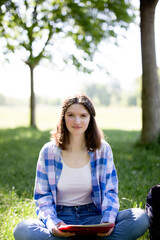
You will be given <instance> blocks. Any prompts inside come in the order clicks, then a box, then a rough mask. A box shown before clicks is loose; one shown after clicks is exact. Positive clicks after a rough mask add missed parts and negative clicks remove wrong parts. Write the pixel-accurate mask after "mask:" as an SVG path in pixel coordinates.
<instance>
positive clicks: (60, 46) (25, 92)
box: [0, 0, 160, 130]
mask: <svg viewBox="0 0 160 240" xmlns="http://www.w3.org/2000/svg"><path fill="white" fill-rule="evenodd" d="M132 4H133V6H134V7H135V8H136V11H137V10H138V8H139V1H138V0H135V1H132ZM159 13H160V3H158V5H157V7H156V13H155V40H156V54H157V64H158V66H160V31H159V22H160V14H159ZM139 25H140V17H139V14H137V15H136V18H135V21H134V23H132V22H131V23H130V25H129V28H128V30H127V31H124V30H122V29H121V31H122V32H120V34H119V35H118V36H117V42H118V45H117V44H114V42H113V41H112V40H111V41H110V40H103V41H101V43H100V44H99V45H98V51H96V53H95V55H94V58H93V61H92V62H88V63H87V64H88V66H89V67H90V68H91V69H92V72H91V73H90V74H89V73H88V72H83V71H78V70H77V68H76V67H75V66H74V65H73V64H72V62H71V63H70V62H69V63H67V64H65V62H64V60H63V59H64V58H65V56H66V55H67V54H68V52H69V53H71V52H72V51H73V52H76V53H77V51H78V50H77V49H76V47H75V44H74V43H73V41H72V40H71V39H63V38H59V39H57V41H55V44H54V45H53V47H52V49H51V54H52V61H48V60H45V59H43V60H42V61H41V63H40V64H39V65H38V66H37V67H36V68H35V70H34V91H35V95H36V106H37V107H36V121H37V126H38V128H40V129H50V128H54V127H55V125H56V121H57V119H58V114H59V111H60V108H59V106H60V105H61V103H62V101H63V99H64V98H65V97H66V96H68V95H70V94H72V93H73V92H75V91H83V92H85V93H86V94H88V95H89V96H90V97H91V98H92V100H93V102H94V104H95V105H96V107H97V118H98V122H99V125H100V127H102V128H104V127H106V128H118V129H119V128H121V129H138V130H139V129H141V75H142V67H141V65H142V64H141V46H140V26H139ZM122 35H123V36H122ZM0 41H1V47H3V41H2V40H0ZM37 44H38V43H37ZM78 53H79V52H78ZM21 55H22V53H21ZM21 55H20V54H14V53H9V54H8V55H7V59H8V61H6V60H5V58H4V55H3V52H2V51H1V52H0V73H1V77H0V115H1V117H0V128H6V127H16V126H21V125H23V126H27V125H28V124H29V108H28V106H29V102H30V100H29V99H30V94H31V93H30V69H29V67H28V66H27V65H26V64H25V63H24V62H23V61H22V60H21V58H22V56H21ZM98 66H100V67H98ZM106 108H107V110H106V111H105V110H104V109H106ZM14 113H16V114H14ZM105 114H106V115H105ZM17 116H18V117H17ZM116 116H117V117H116ZM118 116H119V117H118ZM121 116H123V119H122V118H121ZM120 119H121V121H120Z"/></svg>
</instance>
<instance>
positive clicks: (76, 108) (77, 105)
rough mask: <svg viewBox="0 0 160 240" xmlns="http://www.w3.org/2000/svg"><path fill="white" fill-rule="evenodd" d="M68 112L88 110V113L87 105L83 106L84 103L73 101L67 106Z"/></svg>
mask: <svg viewBox="0 0 160 240" xmlns="http://www.w3.org/2000/svg"><path fill="white" fill-rule="evenodd" d="M66 112H86V113H88V110H87V108H86V107H84V106H83V104H80V103H73V104H72V105H71V106H69V107H68V108H67V111H66Z"/></svg>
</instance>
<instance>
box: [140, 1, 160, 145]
mask: <svg viewBox="0 0 160 240" xmlns="http://www.w3.org/2000/svg"><path fill="white" fill-rule="evenodd" d="M157 3H158V0H152V1H151V0H140V17H141V24H140V29H141V49H142V133H141V142H142V143H143V144H149V143H152V142H155V141H157V140H158V137H159V133H160V113H159V110H160V98H159V83H158V73H157V64H156V52H155V34H154V17H155V8H156V5H157Z"/></svg>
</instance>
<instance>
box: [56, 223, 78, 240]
mask: <svg viewBox="0 0 160 240" xmlns="http://www.w3.org/2000/svg"><path fill="white" fill-rule="evenodd" d="M62 225H63V226H64V225H66V224H65V223H64V222H59V223H58V224H56V225H55V226H54V228H52V234H53V235H54V236H55V237H70V236H75V233H71V232H62V231H60V230H59V229H58V228H59V227H60V226H62Z"/></svg>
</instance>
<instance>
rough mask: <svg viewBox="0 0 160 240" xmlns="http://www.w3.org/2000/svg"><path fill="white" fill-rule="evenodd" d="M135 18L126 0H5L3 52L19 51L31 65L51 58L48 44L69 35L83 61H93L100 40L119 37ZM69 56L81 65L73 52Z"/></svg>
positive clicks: (0, 15)
mask: <svg viewBox="0 0 160 240" xmlns="http://www.w3.org/2000/svg"><path fill="white" fill-rule="evenodd" d="M133 19H134V13H133V7H132V5H131V3H130V1H127V0H114V1H113V0H101V1H99V0H92V1H89V0H81V1H80V0H21V1H20V0H10V1H4V0H3V1H1V4H0V22H1V23H0V24H1V25H0V29H1V36H2V37H3V38H4V39H5V48H4V53H8V51H11V52H14V53H17V54H18V55H19V56H20V57H21V59H22V60H23V61H24V62H25V63H26V64H28V65H29V66H30V67H32V68H34V67H35V66H37V65H38V64H39V63H40V61H41V59H43V58H47V59H50V58H51V51H50V48H49V47H48V46H52V45H54V43H55V41H57V40H58V39H61V38H66V37H68V38H71V39H72V40H73V41H74V43H75V45H76V46H77V47H78V48H79V49H81V50H82V52H83V59H84V60H92V57H93V55H94V52H95V51H96V49H97V46H98V43H99V42H100V41H101V40H102V39H104V38H109V37H112V38H114V39H115V40H116V38H117V35H118V34H119V32H120V29H121V28H124V29H127V28H128V24H129V23H130V22H131V21H133ZM2 23H3V24H2ZM70 58H71V59H72V62H73V64H75V65H76V66H77V68H78V69H81V68H82V64H81V62H79V60H78V59H77V57H76V56H75V55H74V54H72V51H71V54H70ZM84 69H85V67H83V70H84Z"/></svg>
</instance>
